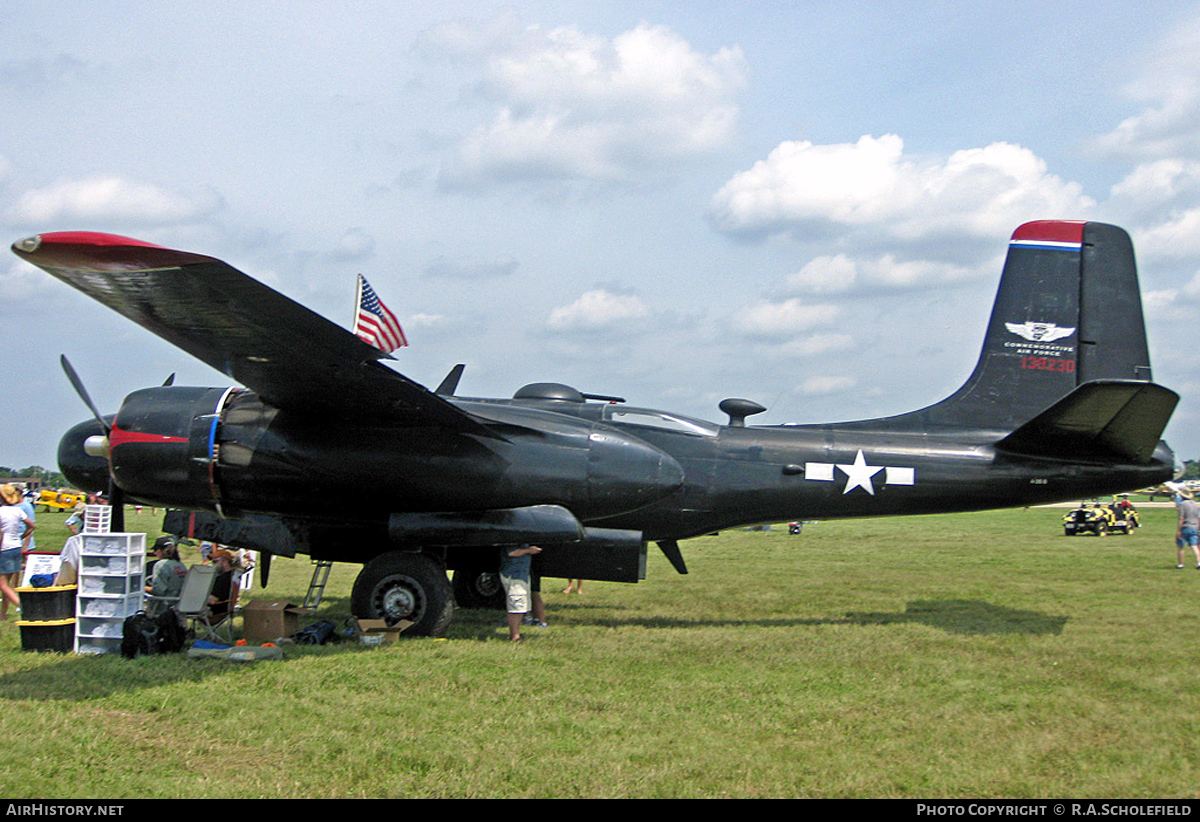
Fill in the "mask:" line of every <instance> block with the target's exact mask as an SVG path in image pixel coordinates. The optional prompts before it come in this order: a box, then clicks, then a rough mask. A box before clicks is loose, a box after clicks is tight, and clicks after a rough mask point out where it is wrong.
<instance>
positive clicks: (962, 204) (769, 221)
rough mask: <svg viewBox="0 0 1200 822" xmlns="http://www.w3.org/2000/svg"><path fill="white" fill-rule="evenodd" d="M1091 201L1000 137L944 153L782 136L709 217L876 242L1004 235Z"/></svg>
mask: <svg viewBox="0 0 1200 822" xmlns="http://www.w3.org/2000/svg"><path fill="white" fill-rule="evenodd" d="M1094 206H1095V203H1094V201H1093V200H1092V199H1091V198H1089V197H1086V196H1084V194H1083V193H1082V188H1081V186H1079V185H1078V184H1076V183H1071V182H1065V181H1063V180H1062V179H1060V178H1059V177H1056V176H1055V175H1052V174H1050V173H1048V171H1047V168H1046V163H1045V161H1043V160H1042V159H1040V158H1039V157H1037V156H1036V155H1035V154H1034V153H1033V152H1032V151H1030V150H1029V149H1026V148H1023V147H1021V146H1018V145H1013V144H1010V143H1003V142H997V143H992V144H991V145H988V146H986V147H984V148H974V149H964V150H962V151H956V152H954V153H953V154H951V155H950V156H948V157H946V158H945V159H941V160H939V159H932V160H931V159H926V158H918V157H911V156H908V155H906V154H905V153H904V142H903V140H901V138H900V137H898V136H896V135H894V134H888V135H884V136H882V137H872V136H870V135H867V136H863V137H862V138H860V139H859V140H858V141H857V142H855V143H839V144H832V145H815V144H813V143H811V142H808V141H792V142H784V143H781V144H780V145H778V146H777V147H776V148H775V149H774V150H772V151H771V152H770V154H769V155H768V157H767V159H765V160H760V161H758V162H756V163H755V164H754V165H753V166H752V167H751V168H750V169H748V170H746V171H743V172H740V173H738V174H736V175H734V176H733V177H732V178H731V179H730V180H729V181H728V182H727V183H725V185H724V186H722V187H721V189H720V190H719V191H718V192H717V193H716V194H715V195H714V196H713V199H712V202H711V204H710V211H709V215H710V219H711V220H712V221H713V223H714V225H715V226H716V227H717V228H718V229H719V230H721V231H725V232H728V233H731V234H737V235H743V236H763V235H771V234H790V235H795V236H799V237H827V236H832V235H844V234H845V233H846V232H848V231H850V232H853V231H855V230H861V231H866V232H869V233H870V235H871V236H872V237H874V238H876V239H877V240H878V241H880V242H901V243H902V242H916V241H921V240H925V239H927V238H930V237H938V236H955V235H956V236H963V235H967V236H976V237H987V238H990V239H994V238H995V237H998V236H1000V237H1003V236H1005V235H1006V234H1007V233H1008V232H1010V231H1012V229H1013V228H1015V227H1016V226H1017V225H1019V224H1021V223H1022V222H1025V221H1026V220H1028V219H1030V215H1038V216H1039V217H1042V218H1079V217H1083V216H1087V215H1088V214H1089V213H1090V212H1091V211H1092V209H1093V208H1094Z"/></svg>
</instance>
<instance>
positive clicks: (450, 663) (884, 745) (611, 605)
mask: <svg viewBox="0 0 1200 822" xmlns="http://www.w3.org/2000/svg"><path fill="white" fill-rule="evenodd" d="M1062 513H1063V512H1062V511H1061V510H1055V509H1031V510H1014V511H1004V512H988V513H979V514H962V515H947V516H934V517H913V518H906V519H883V520H863V521H854V522H822V523H817V524H811V525H808V526H806V527H805V529H804V533H803V534H801V535H798V536H790V535H788V534H787V533H786V532H785V531H784V530H783V529H781V528H776V529H775V530H773V531H769V532H747V531H734V532H727V533H725V534H722V535H720V536H716V537H705V538H702V539H697V540H692V541H690V542H688V543H685V544H684V546H683V548H684V554H685V557H686V558H687V561H688V564H689V567H690V569H691V574H690V575H688V576H678V575H675V574H674V572H673V571H672V570H671V568H670V566H669V565H668V563H667V562H666V560H665V559H663V558H662V557H661V556H660V555H658V554H657V553H653V552H652V554H651V557H650V567H649V571H648V579H647V581H646V582H644V583H641V584H639V585H636V586H632V585H618V584H607V583H588V584H587V585H586V586H585V589H584V593H583V595H582V596H565V595H562V594H559V593H558V591H559V590H560V589H561V588H562V585H561V584H559V581H558V580H546V585H545V586H544V587H545V590H546V592H547V593H546V599H547V603H548V611H549V621H550V627H549V628H548V629H544V630H541V631H529V632H528V640H527V641H526V643H525V644H524V645H522V646H512V645H510V644H509V643H508V642H507V641H506V633H505V631H504V630H503V629H502V628H501V627H500V625H501V616H500V615H499V614H498V613H491V612H481V611H460V612H459V614H458V616H457V618H456V620H455V623H454V625H453V626H452V627H451V630H450V634H449V636H448V637H447V638H446V639H444V640H432V639H415V640H409V641H403V642H401V643H398V644H396V645H394V646H390V647H384V648H365V647H362V646H357V645H353V644H351V643H339V644H336V645H331V646H325V647H321V648H299V647H296V648H289V649H287V651H286V658H285V659H284V660H283V661H272V662H257V663H234V662H224V661H216V660H193V659H187V658H185V657H183V656H172V657H143V658H139V659H137V660H134V661H129V660H125V659H122V658H120V657H77V656H74V655H58V654H35V653H28V652H22V651H21V650H20V640H19V633H18V628H17V627H16V626H15V625H13V624H11V623H8V624H0V731H2V733H3V738H4V740H5V743H6V744H5V745H4V746H3V750H2V751H0V795H3V796H4V797H6V798H10V799H17V798H114V799H115V798H136V797H925V798H935V797H980V798H983V797H1009V798H1024V797H1090V798H1100V797H1106V798H1134V797H1190V798H1196V797H1197V796H1200V782H1198V781H1197V778H1196V774H1197V772H1198V770H1200V748H1198V746H1197V743H1196V740H1197V739H1200V687H1198V686H1197V662H1198V659H1200V653H1198V651H1200V617H1198V606H1200V572H1198V571H1196V570H1195V569H1194V568H1192V567H1191V566H1190V565H1189V567H1188V569H1186V570H1176V569H1175V567H1174V566H1175V556H1174V548H1173V544H1172V536H1173V530H1174V526H1173V521H1174V511H1173V509H1170V508H1143V511H1142V516H1143V526H1144V527H1143V528H1142V529H1141V530H1140V531H1139V532H1137V533H1135V534H1133V535H1131V536H1109V537H1104V538H1099V537H1070V538H1068V537H1064V536H1062V530H1061V527H1060V519H1061V516H1062ZM152 521H153V520H151V518H150V517H149V515H148V514H147V515H143V516H142V517H140V518H139V517H133V516H130V517H129V525H130V527H131V528H132V527H136V526H138V525H140V524H141V523H143V522H145V523H146V524H147V525H148V524H149V523H150V522H152ZM39 526H40V527H39V531H38V537H39V541H40V542H41V544H42V545H47V544H49V545H59V544H61V536H62V535H65V532H61V531H57V530H56V529H61V516H56V515H53V514H49V515H39ZM156 533H157V532H156V531H154V530H153V529H152V530H151V536H154V535H155V534H156ZM652 550H653V549H652ZM185 559H186V557H185ZM355 573H356V568H355V567H353V566H343V565H337V566H335V568H334V571H333V574H332V576H331V578H330V586H329V588H328V590H327V594H326V597H325V600H324V602H323V604H322V608H321V612H322V613H321V615H320V616H322V617H326V618H329V619H333V620H335V621H337V622H338V623H339V624H341V623H342V622H343V621H344V620H345V619H346V617H347V616H348V615H349V591H350V585H351V583H352V582H353V578H354V574H355ZM310 574H311V566H310V565H309V563H308V562H307V561H306V560H303V559H300V560H279V561H277V562H276V563H275V567H274V568H273V569H272V581H271V587H270V588H269V589H267V590H266V591H262V590H255V591H252V592H251V595H252V596H255V597H267V598H272V599H275V598H288V599H291V600H292V601H294V602H299V601H302V600H303V597H304V594H305V591H306V589H307V583H308V579H309V576H310Z"/></svg>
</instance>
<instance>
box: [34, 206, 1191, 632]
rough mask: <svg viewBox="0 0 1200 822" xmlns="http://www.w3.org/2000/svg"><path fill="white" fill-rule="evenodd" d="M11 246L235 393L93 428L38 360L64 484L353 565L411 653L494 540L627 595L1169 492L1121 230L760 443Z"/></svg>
mask: <svg viewBox="0 0 1200 822" xmlns="http://www.w3.org/2000/svg"><path fill="white" fill-rule="evenodd" d="M13 250H14V251H15V252H16V253H17V254H18V255H19V256H20V257H21V258H23V259H25V260H28V261H29V262H31V263H33V264H34V265H36V266H39V267H41V268H43V269H45V270H46V271H48V272H49V273H51V274H52V275H54V276H55V277H57V278H59V279H61V280H63V281H64V282H66V283H68V284H70V285H72V286H74V287H75V288H77V289H79V290H80V291H83V292H84V293H85V294H88V295H89V296H91V297H93V298H95V299H97V300H99V301H100V302H102V303H104V304H105V305H107V306H109V307H110V308H112V309H114V310H115V311H117V312H119V313H120V314H122V315H124V316H125V317H128V318H129V319H131V320H133V321H134V322H136V323H138V324H140V325H142V326H144V327H145V328H147V329H149V330H150V331H152V332H154V333H155V334H157V335H159V336H160V337H162V338H163V339H165V340H167V341H169V342H171V343H174V344H175V345H177V346H179V347H180V348H182V349H183V350H185V351H187V352H189V353H190V354H193V355H194V356H196V357H198V358H200V359H201V360H203V361H204V362H206V363H208V364H209V365H211V366H212V367H214V368H216V369H217V370H218V371H220V372H222V373H224V374H226V375H227V376H229V377H230V378H231V379H233V380H236V381H237V382H239V383H241V385H243V386H245V387H244V388H240V387H234V388H189V387H179V386H174V385H169V384H168V385H162V386H158V387H155V388H146V389H142V390H140V391H135V392H134V393H132V394H130V395H129V396H128V397H126V398H125V401H124V402H123V403H122V404H121V407H120V409H119V410H118V411H117V413H116V415H115V416H102V415H101V414H100V413H99V412H98V411H97V410H96V409H95V407H94V406H92V403H91V400H90V399H89V398H88V397H87V392H86V391H85V390H83V387H82V385H81V384H80V383H79V380H78V377H77V376H76V375H75V374H74V372H73V370H72V369H71V368H70V366H69V364H68V363H66V361H65V358H64V365H65V366H66V367H67V370H68V374H69V376H71V378H72V382H74V383H75V385H76V388H77V389H78V390H79V393H80V394H81V396H82V397H83V398H84V400H85V401H86V402H87V403H88V405H89V406H92V410H93V413H94V414H95V417H96V419H94V420H89V421H87V422H84V423H81V424H79V425H77V426H75V427H74V428H72V429H71V430H70V431H68V432H67V434H66V435H65V436H64V437H63V439H62V442H61V443H60V446H59V465H60V467H61V469H62V471H63V473H64V474H65V475H66V477H67V478H68V479H69V480H71V481H72V482H73V483H75V484H77V485H78V486H79V487H81V488H85V489H89V490H96V491H103V490H108V491H110V493H112V494H113V497H114V500H113V501H114V503H120V502H121V501H122V500H125V499H129V500H139V501H143V502H145V503H152V504H156V505H161V506H168V507H174V508H181V509H189V510H191V511H195V512H200V513H197V514H195V515H194V517H192V518H190V521H189V523H188V527H189V528H193V529H195V528H196V527H207V528H209V529H210V530H211V529H213V528H216V529H217V530H218V531H220V532H221V533H222V534H223V537H222V539H221V541H225V542H230V543H232V544H246V545H248V547H255V548H259V549H266V550H268V551H269V552H272V553H276V554H281V555H289V556H290V555H295V553H297V552H301V553H307V554H310V555H311V556H312V557H313V558H314V559H328V560H338V561H344V562H355V563H362V564H363V566H364V567H363V569H362V571H361V572H360V573H359V575H358V578H357V580H356V581H355V584H354V591H353V602H352V608H353V611H354V613H355V614H356V615H358V616H360V617H377V618H378V617H384V618H390V619H393V620H395V619H400V618H404V619H407V620H410V621H411V622H413V623H414V624H413V626H412V627H411V628H410V629H409V631H410V632H412V633H416V634H426V635H427V634H438V633H440V632H442V631H444V630H445V628H446V626H447V625H448V624H449V621H450V619H451V616H452V614H453V609H454V601H455V599H454V595H455V594H457V595H458V597H459V599H460V601H461V602H467V601H470V600H471V598H472V597H473V596H476V595H481V592H480V590H479V586H480V584H482V583H483V582H484V581H486V580H487V579H488V578H489V576H491V575H492V572H494V570H495V567H496V559H497V557H498V554H499V552H498V550H496V546H501V545H507V544H517V543H526V542H533V543H537V544H539V545H542V546H543V548H544V551H543V554H542V555H541V556H540V558H539V561H540V562H541V572H542V573H543V574H545V575H547V576H562V577H578V578H584V579H604V580H615V581H624V582H636V581H638V580H639V579H641V578H643V577H644V574H645V560H646V544H647V542H656V543H658V545H659V546H660V547H661V548H662V549H663V551H664V552H665V553H666V555H667V556H668V558H670V560H671V562H672V563H673V564H674V565H675V567H676V569H677V570H679V571H680V572H686V571H685V568H684V565H683V558H682V556H681V554H680V551H679V546H678V541H679V540H682V539H686V538H688V537H694V536H698V535H702V534H708V533H711V532H713V531H716V530H719V529H722V528H730V527H733V526H739V525H746V524H754V523H764V522H779V521H783V520H792V519H817V518H820V519H832V518H836V517H862V516H881V515H895V514H919V513H933V512H944V511H963V510H980V509H988V508H1000V507H1006V506H1017V505H1027V504H1030V503H1040V502H1052V501H1061V500H1069V499H1079V498H1084V497H1091V496H1094V495H1097V494H1102V493H1111V492H1116V491H1123V490H1127V489H1130V488H1142V487H1145V486H1148V485H1154V484H1156V483H1160V482H1162V481H1164V480H1167V479H1170V478H1171V477H1172V475H1173V473H1174V455H1173V454H1172V452H1171V450H1170V449H1169V448H1168V447H1167V445H1166V444H1165V443H1163V442H1161V441H1160V439H1159V438H1160V437H1161V435H1162V432H1163V429H1164V428H1165V426H1166V424H1167V421H1168V419H1169V418H1170V416H1171V413H1172V411H1173V410H1174V408H1175V404H1176V402H1177V401H1178V399H1179V397H1178V395H1176V394H1175V393H1174V392H1172V391H1170V390H1168V389H1166V388H1163V387H1161V386H1159V385H1156V384H1155V383H1153V382H1152V381H1151V376H1150V358H1149V353H1148V350H1147V345H1146V334H1145V327H1144V323H1143V318H1142V308H1141V297H1140V294H1139V291H1138V283H1137V273H1136V269H1135V265H1134V258H1133V248H1132V244H1131V243H1130V240H1129V237H1128V235H1127V234H1126V233H1125V232H1124V231H1122V230H1121V229H1119V228H1117V227H1115V226H1110V225H1104V224H1101V223H1082V222H1064V221H1044V222H1033V223H1027V224H1025V225H1023V226H1021V227H1020V228H1018V229H1017V230H1016V232H1015V233H1014V234H1013V237H1012V241H1011V243H1010V245H1009V250H1008V258H1007V262H1006V264H1005V266H1004V272H1003V276H1002V278H1001V281H1000V288H999V292H998V293H997V296H996V303H995V307H994V309H993V312H992V317H991V321H990V322H989V324H988V328H987V332H986V336H985V337H984V343H983V351H982V354H981V356H980V358H979V362H978V364H977V365H976V366H975V370H974V372H973V373H972V374H971V375H970V377H969V378H968V379H967V381H966V383H965V384H964V385H963V386H962V388H960V389H959V390H958V391H956V392H954V394H952V395H951V396H950V397H948V398H947V399H944V400H942V401H941V402H938V403H935V404H934V405H931V406H929V407H927V408H923V409H921V410H919V411H913V412H911V413H907V414H900V415H898V416H893V417H884V418H880V419H871V420H862V421H857V422H845V423H836V424H813V425H784V426H781V425H772V426H755V425H747V424H746V420H747V418H749V417H751V416H753V415H754V414H757V413H759V412H761V411H763V410H765V409H764V408H763V407H762V406H760V405H758V404H756V403H754V402H751V401H749V400H744V399H728V400H725V401H723V402H722V403H721V404H720V407H721V410H722V411H723V412H724V413H725V414H727V415H728V421H727V422H726V424H724V425H716V424H712V423H709V422H703V421H700V420H694V419H690V418H688V417H684V416H680V415H676V414H672V413H667V412H662V411H654V410H649V409H642V408H633V407H629V406H627V405H625V404H623V402H622V401H619V400H617V398H614V397H600V396H595V395H588V394H583V393H580V392H579V391H577V390H575V389H573V388H570V387H568V386H565V385H560V384H557V383H535V384H531V385H527V386H525V387H524V388H522V389H520V390H519V391H517V392H516V394H515V395H514V396H513V397H512V399H469V398H466V397H458V396H456V395H455V392H456V390H457V385H458V381H459V377H460V376H461V374H462V367H461V366H456V367H455V368H454V369H453V370H452V371H451V372H450V374H449V375H448V376H447V377H446V379H445V380H443V382H442V384H441V385H440V386H439V387H438V388H437V389H436V390H434V391H429V390H427V389H426V388H424V387H422V386H420V385H418V384H417V383H415V382H413V381H412V380H409V379H407V378H406V377H404V376H402V375H400V374H399V373H397V372H395V371H393V370H392V369H390V368H388V367H386V366H384V365H383V364H382V363H381V362H380V360H381V359H383V358H385V357H387V355H385V354H384V353H383V352H381V351H379V350H378V349H376V348H373V347H372V346H370V345H368V344H366V343H365V342H363V341H361V340H359V339H358V338H357V337H355V336H354V335H353V334H351V333H350V332H348V331H346V330H344V329H342V328H340V327H338V326H336V325H334V324H333V323H331V322H329V321H327V320H325V319H324V318H322V317H320V316H318V315H317V314H315V313H313V312H312V311H309V310H308V309H306V308H304V307H303V306H300V305H298V304H297V303H295V302H293V301H292V300H290V299H288V298H286V297H284V296H282V295H281V294H279V293H277V292H275V291H272V290H271V289H269V288H267V287H266V286H264V285H262V284H261V283H259V282H257V281H255V280H253V279H251V278H250V277H248V276H246V275H245V274H242V273H241V272H239V271H237V270H235V269H233V268H232V267H230V266H229V265H227V264H226V263H223V262H221V261H219V260H216V259H213V258H211V257H205V256H201V255H199V254H192V253H188V252H183V251H174V250H171V249H168V248H162V247H160V246H156V245H150V244H148V243H143V242H139V241H137V240H131V239H128V238H124V237H116V236H113V235H107V234H96V233H87V232H61V233H53V234H42V235H39V236H34V237H30V238H28V239H25V240H21V241H19V242H17V243H15V244H14V246H13ZM368 492H369V493H368ZM346 499H351V500H352V501H353V504H352V505H347V504H345V503H344V501H345V500H346ZM197 523H199V526H198V525H197ZM222 529H224V530H222ZM268 558H269V554H268ZM447 569H451V570H454V572H455V573H454V580H455V583H454V587H453V589H452V588H451V584H450V582H449V581H448V579H447V575H446V571H447Z"/></svg>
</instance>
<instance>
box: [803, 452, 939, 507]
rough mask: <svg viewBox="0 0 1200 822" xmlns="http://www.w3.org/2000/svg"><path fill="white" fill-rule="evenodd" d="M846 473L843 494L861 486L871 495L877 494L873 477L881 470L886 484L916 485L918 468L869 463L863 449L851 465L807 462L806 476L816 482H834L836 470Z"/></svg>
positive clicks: (805, 466) (805, 465) (805, 467)
mask: <svg viewBox="0 0 1200 822" xmlns="http://www.w3.org/2000/svg"><path fill="white" fill-rule="evenodd" d="M835 469H836V471H841V472H842V473H843V474H845V475H846V487H845V489H843V491H842V493H843V494H849V493H850V492H851V491H853V490H854V489H855V488H861V489H863V490H864V491H866V492H867V493H868V494H870V495H871V496H875V485H874V484H873V483H872V479H873V478H874V477H875V475H876V474H878V473H879V472H880V471H883V472H884V475H883V484H884V485H915V484H916V469H914V468H906V467H902V466H893V465H869V464H868V463H867V459H866V457H865V456H863V452H862V449H861V448H860V449H859V450H858V454H857V456H855V457H854V462H853V463H850V464H849V465H847V464H844V463H840V462H837V463H835V462H806V463H805V464H804V478H805V479H806V480H812V481H814V482H833V481H835V480H836V478H837V477H836V471H835Z"/></svg>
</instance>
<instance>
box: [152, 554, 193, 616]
mask: <svg viewBox="0 0 1200 822" xmlns="http://www.w3.org/2000/svg"><path fill="white" fill-rule="evenodd" d="M153 551H154V556H155V557H156V558H157V559H156V560H155V562H154V572H153V573H152V574H151V575H150V578H149V583H150V584H149V585H147V586H146V615H147V616H152V617H156V616H158V615H159V614H161V613H163V612H165V611H166V610H167V609H168V608H170V607H171V606H173V605H175V604H176V603H177V602H179V594H180V592H181V591H182V590H183V580H184V578H185V577H186V576H187V566H186V565H184V564H183V563H182V562H180V561H179V547H178V546H177V545H176V544H175V540H173V539H172V538H171V537H159V538H158V539H157V540H155V542H154V548H153Z"/></svg>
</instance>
